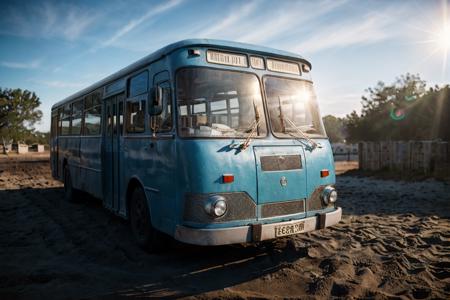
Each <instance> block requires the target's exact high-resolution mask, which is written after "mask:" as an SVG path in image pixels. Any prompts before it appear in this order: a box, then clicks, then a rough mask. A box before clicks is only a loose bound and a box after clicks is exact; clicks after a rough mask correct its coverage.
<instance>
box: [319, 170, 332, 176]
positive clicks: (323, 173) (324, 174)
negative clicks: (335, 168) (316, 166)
mask: <svg viewBox="0 0 450 300" xmlns="http://www.w3.org/2000/svg"><path fill="white" fill-rule="evenodd" d="M328 175H330V171H328V169H323V170H321V171H320V177H327V176H328Z"/></svg>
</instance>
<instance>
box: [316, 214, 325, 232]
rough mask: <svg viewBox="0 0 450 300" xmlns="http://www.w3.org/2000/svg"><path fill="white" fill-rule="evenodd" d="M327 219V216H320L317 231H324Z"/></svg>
mask: <svg viewBox="0 0 450 300" xmlns="http://www.w3.org/2000/svg"><path fill="white" fill-rule="evenodd" d="M326 219H327V214H319V215H318V218H317V223H318V224H317V225H318V226H317V227H318V228H317V229H323V228H325V221H326Z"/></svg>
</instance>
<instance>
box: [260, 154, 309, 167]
mask: <svg viewBox="0 0 450 300" xmlns="http://www.w3.org/2000/svg"><path fill="white" fill-rule="evenodd" d="M301 168H302V160H301V157H300V155H273V156H261V170H263V171H286V170H298V169H301Z"/></svg>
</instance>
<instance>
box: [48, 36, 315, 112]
mask: <svg viewBox="0 0 450 300" xmlns="http://www.w3.org/2000/svg"><path fill="white" fill-rule="evenodd" d="M195 46H197V47H219V48H222V49H229V50H234V51H244V52H245V51H251V52H253V53H255V54H260V55H268V56H276V57H280V58H284V59H288V60H301V61H302V62H304V63H306V64H308V65H309V67H310V68H311V63H310V62H308V61H307V60H306V59H304V58H303V57H302V56H300V55H298V54H295V53H292V52H288V51H283V50H277V49H273V48H269V47H263V46H257V45H252V44H246V43H239V42H231V41H223V40H214V39H187V40H182V41H179V42H176V43H173V44H170V45H167V46H165V47H163V48H161V49H159V50H157V51H155V52H153V53H152V54H149V55H147V56H145V57H143V58H141V59H140V60H138V61H136V62H134V63H132V64H131V65H129V66H127V67H125V68H123V69H121V70H119V71H117V72H116V73H114V74H112V75H110V76H108V77H106V78H104V79H102V80H100V81H98V82H96V83H94V84H92V85H90V86H88V87H86V88H84V89H82V90H81V91H79V92H77V93H75V94H73V95H71V96H69V97H67V98H65V99H63V100H61V101H59V102H57V103H55V104H54V105H53V106H52V109H54V108H55V107H58V106H61V105H63V104H64V103H66V102H70V101H72V100H74V99H76V98H79V97H81V96H83V95H85V94H88V93H90V92H91V91H94V90H96V89H98V88H100V87H102V86H103V85H106V84H108V83H110V82H113V81H115V80H117V79H120V78H122V77H123V76H126V75H127V74H129V73H132V72H133V71H135V70H137V69H139V68H141V67H143V66H145V65H148V64H150V63H152V62H154V61H156V60H158V59H160V58H162V57H163V56H165V55H168V54H170V53H172V52H173V51H175V50H177V49H180V48H187V47H195Z"/></svg>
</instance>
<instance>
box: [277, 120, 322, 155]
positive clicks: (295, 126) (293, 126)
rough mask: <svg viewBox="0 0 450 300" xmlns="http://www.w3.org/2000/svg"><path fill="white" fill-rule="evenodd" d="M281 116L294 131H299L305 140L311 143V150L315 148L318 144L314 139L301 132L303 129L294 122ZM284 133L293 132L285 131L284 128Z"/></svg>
mask: <svg viewBox="0 0 450 300" xmlns="http://www.w3.org/2000/svg"><path fill="white" fill-rule="evenodd" d="M283 118H284V119H285V120H286V121H287V122H288V123H289V125H291V126H292V128H294V129H295V131H296V132H297V133H299V134H300V135H301V136H302V137H303V138H304V139H305V140H307V141H308V143H309V144H310V145H311V151H312V150H314V149H316V148H317V146H318V145H317V143H316V142H315V141H314V140H312V139H310V138H309V137H308V136H307V135H306V134H305V133H304V132H303V130H301V129H300V128H299V127H298V126H297V125H295V123H294V122H292V121H291V120H290V119H289V118H288V117H283ZM284 133H288V134H289V135H291V136H294V135H293V134H290V133H289V132H286V129H285V130H284Z"/></svg>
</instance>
